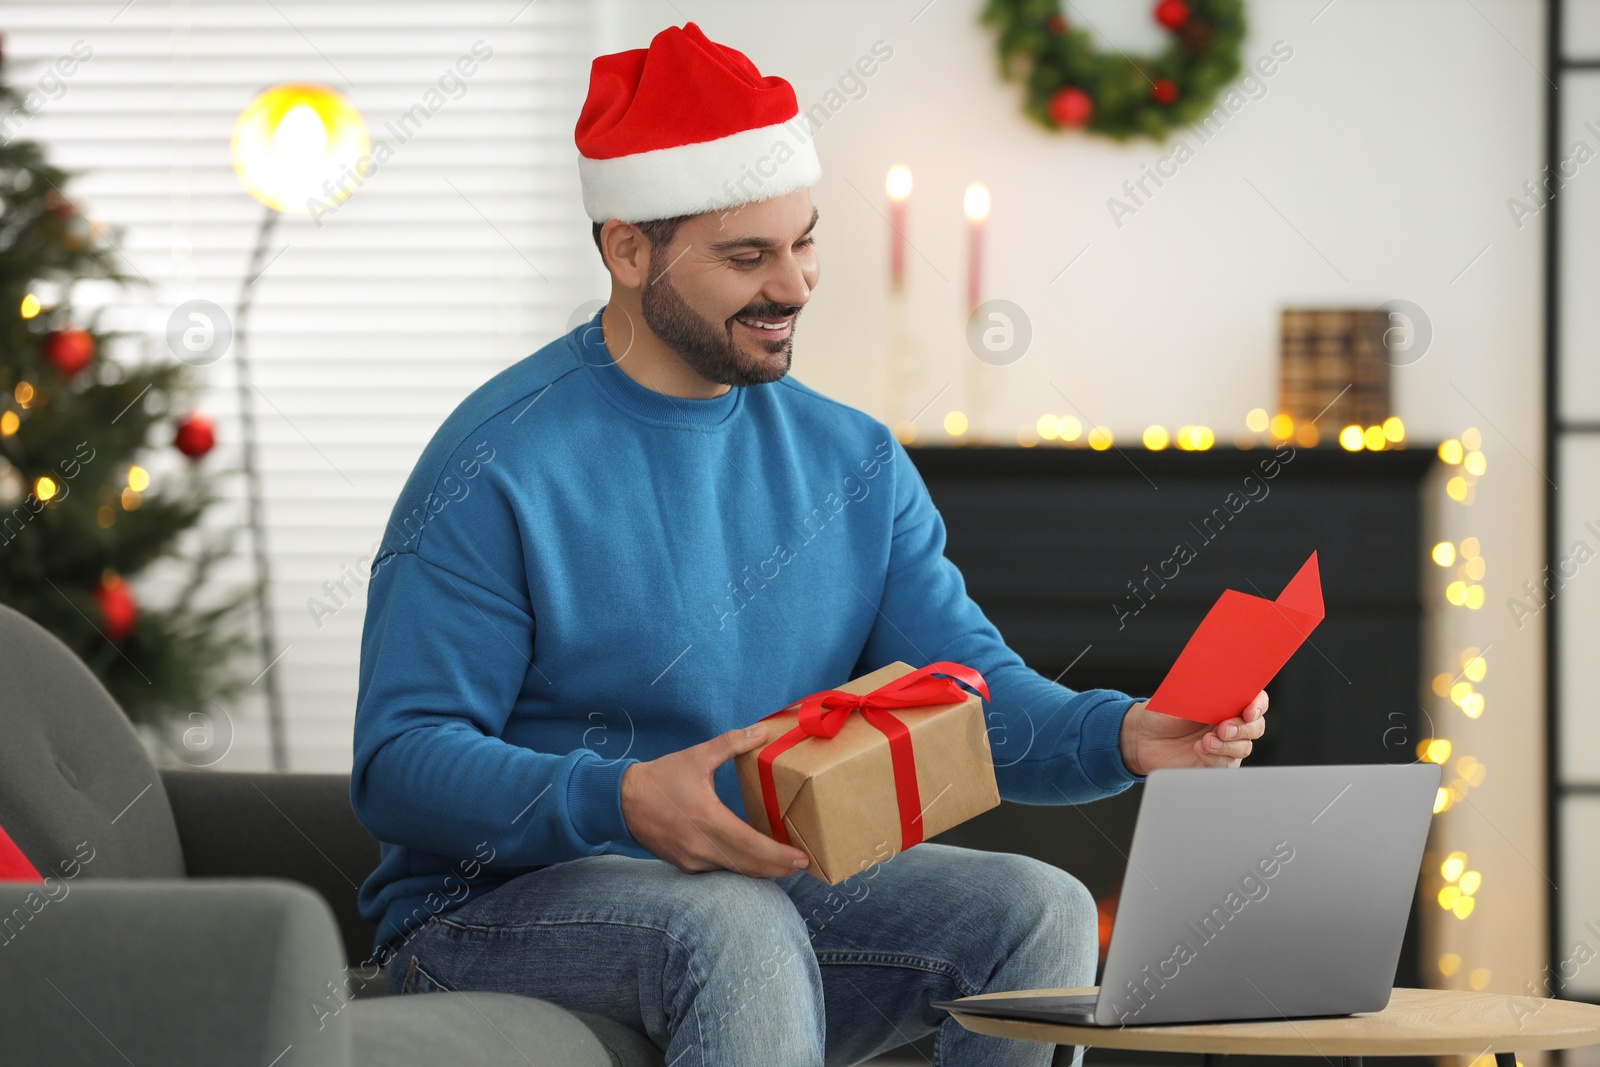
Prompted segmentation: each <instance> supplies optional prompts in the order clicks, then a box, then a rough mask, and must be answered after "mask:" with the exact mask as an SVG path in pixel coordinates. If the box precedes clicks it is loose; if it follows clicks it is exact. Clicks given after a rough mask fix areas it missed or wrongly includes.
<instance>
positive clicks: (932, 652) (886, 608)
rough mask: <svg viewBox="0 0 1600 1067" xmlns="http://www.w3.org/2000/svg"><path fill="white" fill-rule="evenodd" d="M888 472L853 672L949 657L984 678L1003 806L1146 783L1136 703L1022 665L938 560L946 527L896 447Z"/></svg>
mask: <svg viewBox="0 0 1600 1067" xmlns="http://www.w3.org/2000/svg"><path fill="white" fill-rule="evenodd" d="M893 472H894V492H895V505H894V506H895V516H894V533H893V541H892V544H891V546H890V552H889V572H888V576H887V578H886V580H885V583H884V587H883V593H882V595H881V597H880V599H879V603H878V614H877V620H876V622H875V623H874V625H873V628H872V632H871V634H870V635H869V637H868V639H867V643H866V647H865V649H864V651H863V653H862V658H861V662H860V664H859V665H858V668H859V669H858V671H857V674H858V675H859V674H862V673H866V672H867V671H870V670H875V669H877V668H879V667H882V666H884V665H885V664H888V663H892V662H894V661H895V660H903V661H905V662H906V663H910V664H912V665H913V666H922V665H924V664H927V663H931V662H933V661H935V660H952V661H954V662H956V663H961V664H964V665H966V666H968V667H972V668H973V669H975V670H976V671H978V673H980V674H982V675H983V678H984V681H985V682H986V683H988V686H989V696H990V699H989V700H988V701H987V702H986V703H985V714H986V718H987V722H988V734H989V745H990V749H991V755H992V758H993V760H994V765H995V777H996V780H997V781H998V783H999V786H1000V795H1001V796H1002V797H1004V798H1005V799H1007V800H1015V801H1020V802H1023V803H1027V804H1081V803H1085V802H1088V801H1091V800H1098V799H1100V798H1102V797H1107V796H1112V795H1114V794H1116V793H1120V792H1122V791H1123V790H1124V789H1127V788H1128V787H1129V786H1131V785H1133V783H1135V782H1142V781H1144V778H1143V777H1142V776H1139V775H1135V774H1133V773H1132V772H1131V771H1129V770H1128V768H1127V766H1126V765H1125V764H1124V763H1123V762H1122V750H1121V740H1120V734H1121V729H1122V720H1123V717H1124V716H1125V715H1126V714H1127V711H1128V709H1129V708H1130V707H1131V706H1132V705H1133V704H1135V703H1136V702H1137V701H1136V698H1134V697H1131V696H1128V695H1127V694H1126V693H1120V692H1117V691H1115V690H1111V689H1087V690H1083V691H1082V692H1075V691H1073V690H1071V689H1068V688H1066V687H1065V686H1062V685H1058V684H1056V683H1055V682H1052V681H1050V680H1049V679H1048V678H1045V677H1044V676H1043V675H1041V674H1039V673H1038V672H1037V671H1034V670H1032V669H1031V668H1029V667H1028V666H1027V665H1026V664H1024V663H1023V662H1022V658H1021V657H1020V656H1018V655H1017V654H1016V653H1015V652H1014V651H1012V650H1011V648H1010V647H1008V646H1007V645H1006V643H1005V640H1004V639H1003V638H1002V637H1001V636H1000V631H999V630H998V629H996V627H995V625H994V624H993V623H992V622H990V621H989V619H988V618H987V617H986V616H985V615H984V614H983V611H982V609H980V608H979V607H978V605H977V604H976V603H975V602H974V601H973V600H972V598H971V597H969V596H968V595H967V591H966V583H965V581H964V580H963V579H962V577H961V572H960V571H959V570H958V569H957V568H956V565H955V564H954V563H952V562H950V560H949V559H948V558H947V557H946V556H945V554H944V547H945V528H944V520H943V519H942V518H941V517H940V516H939V512H938V510H937V509H936V508H935V507H934V506H933V501H932V499H931V498H930V497H929V495H928V489H927V486H926V485H925V484H924V483H923V481H922V476H921V474H920V473H919V472H918V471H917V469H916V467H915V466H914V465H913V464H912V462H911V457H910V456H909V455H907V453H906V450H905V449H904V448H903V447H902V446H901V445H900V443H899V442H898V441H896V442H895V444H894V459H893Z"/></svg>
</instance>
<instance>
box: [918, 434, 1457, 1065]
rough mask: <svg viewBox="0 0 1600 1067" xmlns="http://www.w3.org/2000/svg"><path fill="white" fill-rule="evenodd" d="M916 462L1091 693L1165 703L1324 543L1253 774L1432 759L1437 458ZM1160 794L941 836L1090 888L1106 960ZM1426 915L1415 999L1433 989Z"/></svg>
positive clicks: (1046, 662)
mask: <svg viewBox="0 0 1600 1067" xmlns="http://www.w3.org/2000/svg"><path fill="white" fill-rule="evenodd" d="M909 451H910V454H911V457H912V460H913V462H914V463H915V464H916V466H917V469H918V470H919V472H920V473H921V474H922V477H923V479H924V481H925V482H926V483H927V486H928V490H929V493H930V494H931V495H932V497H933V501H934V504H935V505H936V506H937V507H938V509H939V512H940V514H941V515H942V516H943V518H944V521H945V526H946V529H947V532H948V543H947V546H946V555H948V556H949V558H950V559H951V560H952V561H953V562H954V563H955V564H956V565H957V566H958V567H959V568H960V569H961V572H962V574H963V576H964V577H965V579H966V583H967V591H968V592H969V593H970V594H971V596H972V597H973V599H974V600H976V601H977V603H978V604H979V605H980V606H981V607H982V608H983V610H984V612H985V613H986V614H987V615H988V616H989V618H990V619H991V620H992V621H993V622H994V623H995V625H996V626H997V627H998V628H999V630H1000V633H1001V634H1002V635H1003V636H1004V637H1005V638H1006V641H1007V643H1008V644H1009V645H1010V646H1011V647H1012V648H1013V649H1015V650H1016V651H1017V652H1018V654H1020V655H1021V656H1022V658H1023V660H1024V661H1026V662H1027V663H1028V665H1029V666H1030V667H1032V668H1033V669H1035V670H1037V671H1038V672H1039V673H1040V674H1043V675H1044V676H1045V677H1047V678H1056V677H1057V676H1058V675H1060V679H1059V680H1060V682H1061V684H1063V685H1066V686H1070V687H1072V688H1075V689H1088V688H1097V687H1106V688H1114V689H1120V690H1122V691H1124V692H1127V693H1130V694H1134V695H1137V696H1148V695H1149V694H1150V693H1151V692H1152V691H1153V690H1154V688H1155V686H1156V684H1157V683H1158V682H1159V681H1160V680H1161V677H1162V675H1163V674H1164V673H1165V671H1166V669H1167V667H1168V666H1170V664H1171V663H1172V661H1173V659H1174V658H1176V656H1177V654H1178V652H1179V651H1180V650H1181V649H1182V647H1183V644H1184V642H1185V640H1187V638H1188V636H1189V634H1190V633H1191V632H1192V631H1193V629H1194V627H1195V626H1196V625H1197V624H1198V623H1199V621H1200V619H1201V617H1202V616H1203V615H1204V614H1205V612H1206V610H1207V609H1208V608H1209V607H1210V606H1211V604H1212V602H1213V601H1214V600H1215V599H1216V597H1217V595H1218V594H1219V593H1220V592H1221V591H1222V590H1223V589H1225V588H1234V589H1239V590H1242V591H1244V592H1251V593H1257V594H1259V595H1263V596H1267V597H1273V596H1276V595H1277V593H1278V591H1279V590H1280V589H1281V588H1282V587H1283V586H1284V584H1285V583H1286V582H1288V580H1289V578H1290V577H1291V576H1293V574H1294V573H1295V571H1296V570H1297V569H1298V568H1299V566H1300V565H1301V563H1303V562H1304V561H1305V558H1306V556H1308V555H1309V554H1310V552H1311V551H1312V550H1313V549H1315V550H1316V551H1317V554H1318V562H1319V565H1320V569H1321V573H1322V582H1323V596H1324V601H1325V604H1326V609H1327V617H1326V619H1325V620H1324V621H1323V622H1322V624H1321V625H1320V626H1319V627H1318V629H1317V631H1316V632H1315V633H1314V634H1313V635H1312V638H1311V640H1310V641H1309V642H1307V644H1306V645H1304V646H1302V648H1301V649H1300V651H1299V652H1297V653H1296V654H1295V656H1294V657H1293V658H1292V659H1291V660H1290V661H1289V663H1288V664H1287V665H1286V666H1285V667H1284V668H1283V670H1282V671H1281V672H1280V673H1279V675H1278V677H1277V678H1276V679H1275V680H1274V681H1273V683H1272V684H1271V685H1270V686H1269V687H1268V692H1269V694H1270V695H1271V698H1272V710H1271V712H1270V713H1269V715H1270V718H1269V720H1268V721H1269V724H1270V728H1269V730H1268V732H1267V734H1266V736H1265V737H1264V738H1263V739H1262V740H1261V741H1259V742H1257V744H1256V746H1255V751H1254V753H1253V754H1252V755H1251V757H1250V759H1249V761H1248V762H1249V764H1250V765H1252V766H1255V765H1283V764H1315V763H1322V764H1326V763H1371V762H1391V763H1409V762H1412V761H1413V760H1415V759H1416V758H1417V757H1416V745H1417V742H1418V741H1419V740H1421V738H1422V736H1423V734H1422V733H1420V732H1419V731H1420V730H1421V729H1422V728H1423V724H1422V723H1420V722H1419V721H1418V720H1419V719H1420V718H1421V716H1420V715H1419V714H1418V694H1419V692H1420V688H1421V687H1422V686H1423V685H1424V681H1423V679H1422V670H1421V648H1422V632H1421V626H1422V603H1421V594H1420V590H1421V580H1422V575H1421V567H1422V563H1423V560H1424V551H1425V549H1424V545H1423V529H1422V521H1423V520H1422V503H1421V500H1422V497H1421V492H1420V489H1421V482H1422V479H1423V477H1424V476H1425V475H1426V473H1427V471H1428V469H1429V467H1430V466H1431V464H1432V463H1433V462H1434V459H1435V457H1434V454H1433V453H1432V451H1431V450H1425V449H1411V450H1399V451H1394V452H1380V453H1365V452H1363V453H1354V454H1352V453H1347V452H1343V451H1340V450H1335V449H1299V450H1295V449H1292V448H1288V447H1286V448H1284V449H1282V450H1274V449H1272V448H1266V447H1263V448H1255V449H1226V450H1220V451H1211V452H1147V451H1122V450H1112V451H1107V452H1093V451H1089V450H1086V449H1067V448H1051V447H1038V448H1031V449H1024V448H988V447H952V448H935V447H930V448H912V449H910V450H909ZM1180 545H1183V546H1187V547H1188V548H1189V550H1190V551H1189V552H1187V553H1181V552H1177V551H1176V549H1177V547H1178V546H1180ZM1180 559H1181V560H1182V562H1181V563H1180V562H1179V560H1180ZM1062 672H1065V673H1064V674H1063V673H1062ZM1141 789H1142V787H1140V786H1134V787H1133V788H1131V789H1129V790H1127V791H1125V792H1123V793H1121V794H1119V795H1117V796H1114V797H1110V798H1107V799H1104V800H1100V801H1096V802H1094V803H1091V804H1087V805H1080V806H1061V807H1034V806H1027V805H1020V804H1012V803H1003V804H1002V805H1001V806H1000V807H999V808H997V809H995V810H993V811H990V812H987V813H985V814H984V815H982V816H979V817H978V818H977V819H974V820H972V821H971V822H968V823H966V824H964V825H962V826H959V827H956V828H955V829H953V830H951V831H948V832H946V833H945V834H943V835H941V836H940V837H939V840H940V841H943V842H946V843H949V844H955V845H965V846H968V847H972V848H980V849H989V850H995V851H1004V852H1017V853H1022V854H1024V855H1029V856H1034V857H1036V858H1038V859H1042V860H1045V861H1047V862H1049V863H1052V864H1055V865H1056V866H1059V867H1061V868H1063V869H1065V870H1067V871H1070V872H1071V873H1072V874H1074V875H1076V876H1077V877H1078V878H1079V879H1080V880H1081V881H1082V882H1083V883H1084V884H1085V885H1086V886H1087V887H1088V888H1089V889H1090V891H1091V892H1093V893H1094V895H1095V898H1096V899H1097V900H1098V901H1099V902H1100V907H1101V935H1102V941H1101V961H1102V964H1103V962H1104V958H1105V944H1106V938H1107V937H1108V936H1109V933H1110V925H1111V922H1110V921H1111V917H1112V915H1113V914H1114V911H1115V901H1116V894H1117V892H1118V888H1119V883H1120V879H1121V877H1122V873H1123V871H1124V869H1125V868H1126V866H1127V860H1126V858H1125V856H1126V853H1127V850H1128V848H1129V845H1130V844H1131V842H1132V839H1133V825H1134V819H1135V816H1136V815H1137V813H1138V807H1139V797H1140V793H1141ZM1418 915H1419V913H1418V912H1417V910H1416V909H1413V918H1412V922H1411V924H1410V925H1409V926H1408V928H1407V931H1406V937H1405V942H1404V945H1403V947H1402V950H1401V955H1400V963H1399V969H1398V972H1397V973H1396V975H1395V984H1396V985H1399V986H1419V985H1421V984H1422V983H1421V981H1420V975H1419V971H1418V959H1417V927H1418V922H1419V918H1418ZM1090 1055H1091V1056H1092V1057H1093V1058H1094V1059H1095V1060H1096V1061H1097V1062H1102V1063H1109V1062H1130V1060H1131V1062H1139V1063H1161V1062H1179V1061H1185V1062H1186V1061H1187V1060H1189V1059H1192V1058H1193V1057H1182V1056H1164V1055H1160V1054H1155V1053H1128V1054H1117V1053H1112V1052H1110V1051H1108V1050H1099V1049H1097V1050H1094V1051H1093V1052H1091V1053H1090ZM1287 1062H1288V1059H1287V1058H1285V1063H1287ZM1415 1062H1416V1067H1421V1065H1422V1064H1423V1063H1424V1060H1422V1059H1420V1058H1419V1059H1417V1060H1416V1061H1415Z"/></svg>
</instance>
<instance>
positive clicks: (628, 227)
mask: <svg viewBox="0 0 1600 1067" xmlns="http://www.w3.org/2000/svg"><path fill="white" fill-rule="evenodd" d="M600 248H601V250H602V251H603V252H604V254H605V260H606V267H607V268H608V269H609V270H610V271H611V276H612V277H613V278H615V279H616V281H617V284H618V285H621V286H622V287H623V288H626V289H643V288H644V285H645V282H646V281H648V278H647V277H646V275H647V274H648V273H649V270H650V241H649V239H648V238H646V237H645V235H644V233H643V231H641V230H640V229H639V227H637V226H635V225H633V223H631V222H623V221H622V220H621V219H607V220H606V221H605V224H604V225H603V226H601V228H600Z"/></svg>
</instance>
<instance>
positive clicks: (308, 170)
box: [231, 82, 370, 771]
mask: <svg viewBox="0 0 1600 1067" xmlns="http://www.w3.org/2000/svg"><path fill="white" fill-rule="evenodd" d="M369 148H370V141H369V139H368V136H367V124H366V122H365V120H363V119H362V117H361V112H359V111H358V110H356V108H355V105H353V104H351V103H350V101H349V100H347V99H345V97H344V96H343V95H341V94H340V93H338V92H337V91H335V90H333V89H330V88H328V87H327V86H325V85H317V84H315V83H311V82H284V83H283V84H281V85H274V86H272V87H271V88H270V89H266V90H264V91H263V92H261V93H260V94H258V95H257V96H256V97H255V99H253V100H251V101H250V103H249V104H248V105H246V106H245V108H244V110H243V111H241V112H240V113H239V118H238V120H237V121H236V122H235V123H234V127H233V139H232V143H231V150H232V156H233V171H234V174H236V175H237V176H238V178H239V181H240V182H241V183H242V184H243V185H244V187H245V190H246V191H247V192H249V193H250V195H251V196H253V197H255V199H256V200H258V201H260V202H261V204H262V205H263V214H262V216H261V225H260V226H259V227H258V228H257V230H256V240H255V245H254V247H253V248H252V249H251V252H250V264H249V267H248V268H247V269H246V271H245V276H244V278H243V280H242V281H241V283H240V286H239V301H238V304H237V305H236V307H235V311H234V322H233V354H234V369H235V371H236V382H237V385H238V392H239V430H240V443H241V447H242V450H243V464H242V466H243V468H244V478H245V495H246V498H247V505H248V509H249V511H248V517H249V526H250V541H251V547H252V554H253V557H254V565H255V575H256V597H255V599H256V619H257V632H258V635H259V642H260V654H261V677H262V678H263V679H265V681H266V700H267V735H268V739H269V741H270V744H271V751H272V769H273V770H275V771H286V770H288V769H289V743H288V735H287V728H286V724H285V722H284V712H283V690H282V687H281V686H279V684H278V676H277V674H275V673H274V672H273V670H272V668H273V667H274V666H275V665H276V663H277V660H278V658H279V657H281V656H282V654H283V653H282V651H280V650H279V649H278V647H277V644H278V639H277V627H276V626H275V625H274V624H273V620H272V604H271V598H270V592H271V580H272V570H271V557H270V555H269V554H268V552H267V530H266V516H265V500H264V497H263V494H262V488H261V465H260V462H259V452H258V448H257V439H256V418H255V393H256V391H257V387H256V385H255V383H254V382H253V381H252V380H251V376H250V359H249V321H250V308H251V305H252V303H253V301H254V296H255V284H256V282H257V281H259V280H260V278H261V275H262V274H263V273H264V272H265V271H266V269H267V268H268V267H270V266H271V261H269V260H267V249H268V248H269V247H270V245H271V242H272V234H273V231H274V230H275V228H276V226H277V221H278V216H279V215H280V214H284V215H309V214H311V213H312V212H314V211H327V210H331V209H332V208H333V207H334V206H336V205H338V204H339V203H340V202H342V201H343V200H345V199H346V198H348V197H349V196H350V194H351V193H353V192H354V191H355V185H356V184H358V183H359V181H360V178H358V177H356V174H357V171H358V170H359V169H360V168H361V167H362V166H363V165H365V164H366V163H367V161H368V160H369V159H370V156H369V154H368V150H369Z"/></svg>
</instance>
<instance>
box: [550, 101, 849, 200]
mask: <svg viewBox="0 0 1600 1067" xmlns="http://www.w3.org/2000/svg"><path fill="white" fill-rule="evenodd" d="M578 176H579V178H580V179H581V180H582V182H583V208H584V210H585V211H586V212H588V214H589V218H591V219H593V220H594V221H595V222H604V221H605V220H607V219H621V220H623V221H624V222H647V221H650V220H652V219H665V218H671V217H673V216H675V215H698V214H700V213H702V212H706V211H720V210H722V209H723V208H727V207H732V206H734V205H735V204H748V203H752V202H754V201H757V200H769V199H771V198H772V197H775V196H782V195H783V194H785V193H792V192H794V191H795V190H796V189H800V188H804V187H806V186H809V185H815V184H816V183H817V182H818V181H820V180H821V178H822V164H821V162H820V161H819V160H818V159H817V148H816V144H815V142H814V141H813V139H812V136H811V123H810V122H809V121H807V119H806V116H805V114H804V113H803V112H801V113H797V114H796V115H795V117H794V118H792V119H790V120H789V121H788V122H783V123H779V124H777V125H775V126H762V127H760V128H758V129H754V130H741V131H740V132H738V133H735V134H729V135H728V136H727V137H719V138H717V139H716V140H714V141H701V142H699V143H698V144H686V145H676V146H674V147H672V148H657V149H653V150H651V151H649V152H637V153H635V154H633V155H629V156H618V157H617V158H615V159H590V158H588V157H587V156H583V155H579V156H578Z"/></svg>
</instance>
